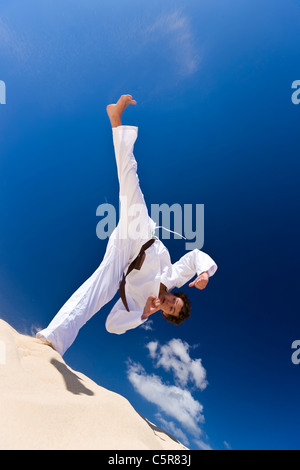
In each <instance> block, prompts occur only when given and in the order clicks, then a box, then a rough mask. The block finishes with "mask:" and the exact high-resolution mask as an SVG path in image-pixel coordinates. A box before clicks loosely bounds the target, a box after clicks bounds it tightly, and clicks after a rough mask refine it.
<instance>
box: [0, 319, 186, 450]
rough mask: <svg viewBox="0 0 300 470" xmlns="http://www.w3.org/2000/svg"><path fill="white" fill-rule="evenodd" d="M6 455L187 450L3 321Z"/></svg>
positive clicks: (1, 400)
mask: <svg viewBox="0 0 300 470" xmlns="http://www.w3.org/2000/svg"><path fill="white" fill-rule="evenodd" d="M0 449H1V450H3V449H6V450H9V449H19V450H21V449H26V450H27V449H30V450H31V449H44V450H46V449H109V450H110V449H112V450H122V449H123V450H124V449H125V450H126V449H127V450H132V449H136V450H185V449H186V447H184V446H183V445H182V444H181V443H180V442H178V441H177V440H176V439H175V438H173V437H172V436H170V435H169V434H167V433H165V432H164V431H162V430H161V429H159V428H157V427H156V426H155V425H152V424H151V423H150V422H149V421H147V420H146V419H144V418H143V417H142V416H140V415H139V414H138V413H137V412H136V411H135V410H134V408H133V407H132V406H131V404H130V403H129V402H128V400H126V399H125V398H124V397H122V396H121V395H118V394H117V393H113V392H111V391H109V390H106V389H105V388H103V387H100V386H99V385H97V384H96V383H95V382H93V381H92V380H90V379H89V378H88V377H86V376H85V375H83V374H81V373H80V372H75V371H73V370H72V369H71V368H70V367H68V366H67V365H66V363H65V362H64V360H63V359H62V357H61V356H60V355H59V354H58V353H57V352H56V351H54V350H53V349H52V348H50V347H49V346H45V345H43V344H40V343H39V342H38V340H36V339H35V338H33V337H31V336H26V335H21V334H19V333H18V332H17V331H15V330H14V329H13V328H12V327H11V326H10V325H8V324H7V323H6V322H4V321H3V320H0Z"/></svg>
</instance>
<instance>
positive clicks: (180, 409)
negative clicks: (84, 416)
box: [127, 361, 204, 436]
mask: <svg viewBox="0 0 300 470" xmlns="http://www.w3.org/2000/svg"><path fill="white" fill-rule="evenodd" d="M127 376H128V379H129V381H130V383H131V384H132V385H133V387H134V388H135V390H136V391H137V392H138V393H139V394H140V395H142V396H143V397H144V398H145V399H146V400H148V401H149V402H151V403H154V404H155V405H157V406H158V407H159V408H160V409H161V410H162V411H163V412H164V413H166V414H167V415H169V416H171V417H172V418H175V419H176V420H177V421H179V423H181V425H182V426H183V427H184V428H185V429H187V430H188V431H189V432H191V433H192V434H193V435H195V436H199V435H200V434H201V429H200V427H199V424H200V423H203V422H204V417H203V414H202V411H203V406H202V405H201V403H199V402H198V401H197V400H195V399H194V398H193V397H192V395H191V393H190V391H189V390H185V389H182V388H180V387H178V386H176V385H166V384H164V383H163V381H162V379H161V378H160V377H159V376H157V375H155V374H151V375H149V374H147V373H146V371H145V369H144V368H143V367H142V366H141V365H140V364H137V363H135V362H132V361H129V363H128V369H127Z"/></svg>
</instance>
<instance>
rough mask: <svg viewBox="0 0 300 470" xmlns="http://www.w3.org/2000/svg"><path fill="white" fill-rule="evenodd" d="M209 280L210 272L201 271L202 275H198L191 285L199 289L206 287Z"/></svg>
mask: <svg viewBox="0 0 300 470" xmlns="http://www.w3.org/2000/svg"><path fill="white" fill-rule="evenodd" d="M208 281H209V275H208V272H207V271H205V272H204V273H201V274H200V276H198V277H197V278H196V279H195V280H194V281H193V282H190V284H189V287H194V286H195V287H196V288H197V289H200V290H202V289H205V287H206V286H207V284H208Z"/></svg>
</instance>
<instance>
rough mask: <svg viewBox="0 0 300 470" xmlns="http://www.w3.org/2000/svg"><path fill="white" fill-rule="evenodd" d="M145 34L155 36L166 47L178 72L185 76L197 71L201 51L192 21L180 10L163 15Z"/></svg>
mask: <svg viewBox="0 0 300 470" xmlns="http://www.w3.org/2000/svg"><path fill="white" fill-rule="evenodd" d="M145 34H146V35H147V36H151V37H155V38H156V40H159V41H160V43H161V45H164V47H166V49H167V50H168V58H169V59H170V58H171V59H172V60H174V61H175V62H176V64H177V66H178V72H179V73H180V74H181V75H182V76H183V77H184V76H189V75H192V74H194V73H195V72H197V70H198V69H199V65H200V62H201V58H200V55H199V51H198V50H197V48H196V46H195V42H194V39H193V34H192V28H191V24H190V21H189V19H188V17H187V16H184V15H182V13H181V12H180V11H179V10H175V11H173V12H172V13H169V14H164V15H161V16H160V17H159V18H158V19H157V20H156V21H155V22H154V23H153V24H152V25H150V26H149V27H148V28H146V29H145ZM170 52H171V54H170Z"/></svg>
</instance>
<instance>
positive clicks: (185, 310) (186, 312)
mask: <svg viewBox="0 0 300 470" xmlns="http://www.w3.org/2000/svg"><path fill="white" fill-rule="evenodd" d="M172 294H173V295H176V297H179V298H180V299H182V300H183V307H182V308H181V310H180V312H179V315H178V317H174V316H173V315H168V314H164V317H165V319H166V320H167V321H168V322H170V323H173V325H181V323H183V322H184V320H187V318H189V316H190V313H191V310H192V305H191V302H190V299H189V298H188V296H187V295H186V294H185V293H184V292H174V293H173V292H172Z"/></svg>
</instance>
